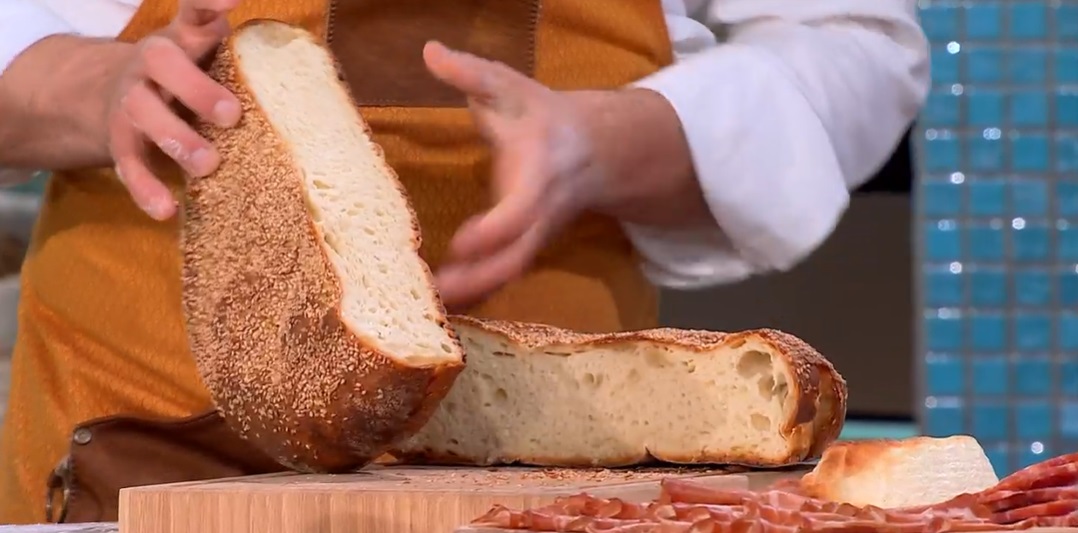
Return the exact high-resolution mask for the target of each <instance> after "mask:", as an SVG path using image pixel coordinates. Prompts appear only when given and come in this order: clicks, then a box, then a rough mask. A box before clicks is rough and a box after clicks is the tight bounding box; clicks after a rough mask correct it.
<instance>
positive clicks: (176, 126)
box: [107, 0, 240, 220]
mask: <svg viewBox="0 0 1078 533" xmlns="http://www.w3.org/2000/svg"><path fill="white" fill-rule="evenodd" d="M238 3H239V0H181V2H180V7H179V12H178V13H177V15H176V18H175V19H174V20H173V21H172V23H171V24H170V25H169V26H168V27H167V28H165V29H163V30H162V31H160V32H158V33H155V34H154V35H151V36H149V37H146V38H145V39H143V40H142V41H140V42H139V43H138V44H137V46H136V51H135V53H134V54H133V56H132V59H131V61H130V63H129V64H128V65H127V66H126V68H124V69H123V72H122V74H121V75H120V77H119V79H118V80H117V81H116V83H115V86H114V90H113V92H112V94H111V97H110V101H109V104H110V105H109V108H108V116H107V121H108V139H109V152H110V154H111V155H112V160H113V162H114V163H115V165H116V172H117V174H118V175H119V176H120V180H121V181H122V182H123V184H124V186H125V187H126V188H127V189H128V191H129V192H130V194H131V197H132V198H133V199H134V200H135V203H137V204H138V205H139V207H140V208H142V209H143V210H144V211H145V212H146V213H147V214H149V215H150V216H151V217H153V218H155V219H157V220H165V219H168V218H170V217H172V216H173V215H174V214H175V213H176V201H175V199H174V198H173V197H172V194H171V192H169V190H168V188H167V187H166V186H165V185H164V184H163V183H161V181H160V180H159V179H158V178H157V177H156V176H154V175H153V172H152V171H151V170H150V167H149V166H148V164H147V162H146V148H147V145H146V143H147V142H150V143H153V144H154V145H156V146H157V147H158V148H160V149H161V151H162V152H164V153H165V154H166V155H168V156H169V157H171V158H172V159H174V160H175V161H176V162H177V163H179V164H180V166H181V167H183V169H184V170H186V171H187V172H188V173H190V174H191V175H192V176H195V177H201V176H205V175H207V174H209V173H211V172H213V171H214V170H216V168H217V166H218V164H219V163H220V157H219V155H218V154H217V151H216V150H215V149H214V147H213V146H212V145H211V144H210V143H209V142H208V141H206V140H205V139H203V138H202V137H201V136H199V135H198V134H197V133H196V132H195V131H194V129H192V127H191V126H190V125H188V124H187V123H186V122H185V121H184V120H183V119H181V118H180V117H178V116H177V115H176V114H175V113H174V112H173V110H172V109H171V108H170V107H169V104H170V103H171V102H172V100H173V99H175V100H178V101H179V102H180V103H181V104H183V105H184V107H186V108H188V109H190V110H191V111H193V112H194V113H195V114H196V115H198V116H199V117H201V118H202V119H203V120H207V121H211V122H213V123H216V124H219V125H221V126H224V127H229V126H232V125H235V124H236V122H238V121H239V118H240V104H239V101H238V100H237V99H236V97H235V96H234V95H232V94H231V93H229V92H228V91H227V90H226V89H225V88H224V87H222V86H220V85H219V84H217V83H216V82H214V81H213V80H212V79H210V77H209V76H208V75H206V73H205V72H203V71H202V70H201V69H200V68H199V67H198V64H197V62H198V60H200V59H201V58H202V57H203V56H205V55H206V54H207V53H209V52H210V51H212V50H213V49H214V48H215V47H216V46H217V45H218V44H219V43H220V42H221V40H222V39H223V38H224V37H226V36H227V35H228V31H229V27H228V21H227V20H226V19H225V16H226V15H227V13H228V11H229V10H231V9H232V8H234V7H235V6H236V5H237V4H238Z"/></svg>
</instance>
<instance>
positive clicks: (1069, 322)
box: [0, 0, 1078, 475]
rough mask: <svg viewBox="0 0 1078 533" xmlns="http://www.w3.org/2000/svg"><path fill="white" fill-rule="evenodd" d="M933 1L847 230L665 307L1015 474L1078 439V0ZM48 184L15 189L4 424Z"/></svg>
mask: <svg viewBox="0 0 1078 533" xmlns="http://www.w3.org/2000/svg"><path fill="white" fill-rule="evenodd" d="M918 6H919V11H920V16H921V22H922V25H923V26H924V28H925V32H926V33H927V34H928V36H929V39H930V40H931V42H932V63H933V65H932V71H933V88H932V93H931V95H930V97H929V99H928V103H927V105H926V106H925V109H924V112H923V113H922V115H921V118H920V120H919V121H918V122H917V124H915V125H914V126H913V128H912V129H911V131H910V134H909V136H908V138H907V139H906V140H905V141H904V142H903V143H902V144H901V145H900V146H899V147H898V148H897V150H896V151H895V153H894V155H893V157H892V158H891V160H890V161H889V162H888V163H887V165H886V166H885V167H884V168H883V169H882V170H881V171H880V172H879V174H878V175H877V176H876V177H875V178H874V179H873V180H872V181H871V182H869V183H868V184H867V185H866V186H865V187H863V188H862V189H861V190H860V191H858V192H857V193H856V194H855V195H854V199H853V202H852V205H851V207H850V210H849V212H848V213H847V214H846V216H845V218H844V219H843V221H842V223H841V225H840V226H839V228H838V230H837V231H836V232H835V234H834V235H833V236H832V237H831V238H830V240H829V241H828V242H827V243H826V244H825V245H824V246H823V247H822V248H821V249H820V250H819V251H818V252H817V253H815V254H814V255H813V257H811V258H810V259H809V260H808V261H807V262H806V263H804V264H802V265H801V266H799V267H798V268H797V269H795V270H794V271H792V272H789V273H786V274H782V275H774V276H768V277H762V278H758V279H753V280H750V281H748V282H746V283H742V284H739V285H735V286H730V287H722V288H718V289H714V290H709V291H702V292H695V293H680V292H668V293H665V294H664V295H663V301H662V313H663V321H664V323H666V324H668V325H672V326H679V327H694V328H706V329H715V330H726V331H730V330H740V329H749V328H755V327H764V326H766V327H772V328H778V329H783V330H786V331H789V332H791V333H793V334H795V335H798V336H800V337H802V338H804V339H805V340H807V341H808V342H809V343H810V344H812V345H813V346H815V347H816V348H817V349H819V351H820V352H822V353H823V354H825V355H826V356H827V357H828V358H829V359H831V361H833V362H834V364H835V366H836V367H837V368H838V370H839V371H840V372H841V373H842V374H843V375H844V376H845V377H846V380H847V382H848V383H849V389H850V404H849V422H848V423H847V426H846V431H845V433H844V435H843V437H844V438H848V439H860V438H874V437H887V438H901V437H906V436H910V435H914V434H918V433H925V434H929V435H938V436H943V435H950V434H955V433H966V434H972V435H974V436H976V437H977V438H978V440H979V441H980V442H981V444H982V445H983V446H984V447H985V449H986V451H987V452H988V454H989V457H990V459H991V460H992V462H993V465H994V466H995V467H996V469H997V470H998V471H999V473H1000V474H1001V475H1003V474H1006V473H1009V472H1011V471H1014V470H1016V469H1017V468H1020V467H1022V466H1025V465H1028V464H1032V463H1035V462H1038V461H1041V460H1043V459H1044V458H1046V457H1047V456H1052V455H1058V454H1061V453H1066V452H1071V451H1076V450H1078V0H996V1H993V0H974V1H955V0H951V1H933V0H922V1H921V2H919V3H918ZM44 179H45V176H42V175H38V176H36V177H35V178H34V179H33V180H32V181H31V182H29V183H28V184H26V185H24V186H20V187H18V188H14V189H6V190H0V419H2V411H3V401H4V400H5V399H6V397H7V368H8V366H9V361H10V357H9V354H10V347H11V345H12V343H13V341H14V331H15V330H14V326H15V303H16V301H17V298H18V269H19V262H20V260H21V257H22V255H23V254H24V252H25V242H26V239H27V237H28V235H29V232H30V229H31V227H32V224H33V218H34V215H35V213H36V210H37V201H38V196H39V195H40V192H41V188H42V186H43V183H44Z"/></svg>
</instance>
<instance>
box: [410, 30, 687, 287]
mask: <svg viewBox="0 0 1078 533" xmlns="http://www.w3.org/2000/svg"><path fill="white" fill-rule="evenodd" d="M423 55H424V60H425V61H426V64H427V68H428V69H429V70H430V72H431V73H432V74H433V75H434V76H435V77H437V78H438V79H440V80H441V81H442V82H444V83H447V84H449V85H451V86H453V87H455V88H457V89H459V90H460V91H462V92H464V93H465V94H466V95H467V96H468V101H469V106H470V109H471V112H472V115H473V117H474V120H475V122H476V125H477V127H478V129H479V131H480V133H481V134H482V135H483V136H484V138H485V139H486V141H487V142H488V143H489V144H490V145H491V148H492V151H493V162H492V165H493V166H492V176H491V190H492V192H493V196H494V197H493V199H492V200H493V207H492V208H491V209H489V210H488V211H486V212H484V213H481V214H479V215H477V216H475V217H473V218H472V219H470V220H468V221H467V222H465V223H464V224H463V225H462V226H461V227H460V229H459V230H458V231H457V233H456V235H455V236H454V238H453V240H452V242H451V243H450V244H449V250H448V258H447V260H446V262H445V264H444V265H442V267H441V269H440V270H439V271H438V272H437V285H438V289H439V291H440V293H441V296H442V300H443V301H444V302H445V303H446V305H447V306H448V307H451V308H460V307H465V306H468V305H470V304H474V303H476V302H477V301H479V300H481V299H482V298H483V297H485V296H487V295H488V294H490V293H491V292H493V291H495V290H497V289H498V288H500V287H501V286H502V285H504V284H505V283H507V282H509V281H512V280H513V279H515V278H517V277H518V276H520V275H521V274H523V273H524V272H525V271H526V270H527V269H528V267H529V266H531V264H532V262H533V261H534V260H535V258H536V256H537V254H538V253H539V251H540V250H541V249H542V248H543V246H544V245H546V244H547V243H548V242H549V241H550V239H551V238H552V237H554V236H555V235H556V234H557V233H558V232H559V231H560V230H562V229H563V228H564V227H565V226H566V225H567V224H568V223H570V222H571V221H572V220H573V219H575V218H576V217H577V216H578V215H579V214H580V213H581V212H583V211H585V210H597V211H600V212H606V213H609V214H612V215H614V216H618V217H619V218H625V217H623V216H621V215H622V213H619V212H618V211H619V210H621V211H624V210H626V209H628V210H629V211H632V212H634V213H636V212H640V213H644V212H645V211H647V209H640V207H641V206H640V205H634V204H638V203H639V200H640V199H641V198H647V200H648V202H649V203H654V202H655V201H660V202H662V201H663V199H664V198H663V196H664V195H665V196H669V194H668V193H669V192H671V191H673V188H677V187H681V188H682V189H684V188H685V186H683V185H678V183H680V182H688V183H690V185H689V188H691V189H692V190H693V191H696V192H692V191H690V195H695V196H699V193H698V188H697V185H696V183H695V179H694V178H693V177H692V169H691V160H690V157H689V155H688V151H687V147H685V148H684V150H682V149H681V148H680V147H681V146H682V145H684V144H685V143H684V140H683V139H682V137H683V136H682V134H681V131H680V122H679V121H678V120H677V117H676V114H675V113H674V112H673V110H672V109H670V108H669V105H668V104H667V103H666V102H665V100H664V99H663V98H662V97H661V96H659V95H657V94H655V93H650V91H639V92H646V93H648V94H647V95H646V96H645V101H643V102H637V101H633V100H632V99H631V98H630V99H629V101H625V100H624V98H623V97H624V96H625V95H626V94H627V93H630V92H632V91H570V92H562V91H554V90H551V89H550V88H548V87H546V86H544V85H542V84H540V83H539V82H537V81H535V80H533V79H531V78H529V77H527V76H525V75H523V74H521V73H519V72H517V71H515V70H512V69H511V68H509V67H508V66H506V65H504V64H501V63H497V62H492V61H488V60H485V59H482V58H479V57H476V56H473V55H470V54H466V53H463V52H458V51H454V50H450V49H448V48H446V47H445V46H443V45H441V44H438V43H429V44H428V45H427V46H426V48H425V49H424V51H423ZM615 102H617V103H615ZM643 104H650V105H643ZM644 108H648V109H658V110H659V111H657V113H660V114H664V116H663V117H662V120H665V121H666V124H665V125H663V124H656V123H655V122H656V121H655V120H653V119H654V117H649V118H647V119H644V118H643V117H641V116H640V115H639V113H638V111H640V112H643V113H649V111H648V110H647V109H644ZM650 113H651V114H652V115H654V112H650ZM641 121H644V122H645V123H640V122H641ZM670 121H672V125H671V124H670ZM626 128H628V129H632V130H634V131H625V130H626ZM664 128H665V129H664ZM636 130H653V131H652V132H651V133H652V134H655V135H664V136H665V137H667V138H670V139H674V140H673V141H672V142H673V143H674V144H675V145H676V146H678V147H679V148H677V150H680V151H682V152H684V153H679V154H675V156H674V157H671V156H670V155H669V154H650V156H654V157H650V156H649V155H648V154H632V153H630V154H626V153H625V152H626V151H632V150H633V149H634V146H632V145H633V144H637V141H643V144H649V145H654V146H651V147H649V149H650V148H660V149H661V148H662V147H661V146H660V145H662V144H664V143H663V142H658V143H656V142H653V140H651V139H645V138H644V135H643V134H641V133H640V132H638V131H636ZM636 157H644V158H650V159H651V160H656V159H657V160H659V161H660V162H659V164H660V165H661V166H662V168H663V170H662V171H661V172H650V170H649V169H647V168H644V169H643V170H642V172H644V173H649V172H650V174H653V175H654V176H653V177H652V176H650V175H649V177H647V179H645V180H636V182H635V183H634V180H633V178H632V176H631V174H633V173H634V172H633V171H627V168H628V166H632V165H637V166H640V165H641V164H642V163H641V161H637V160H634V158H636ZM672 159H682V160H683V161H681V162H671V160H672ZM649 164H654V163H651V162H650V161H648V163H647V164H643V166H644V167H647V166H649ZM671 169H672V170H675V171H680V172H681V174H684V175H686V176H687V179H685V180H680V181H678V180H672V179H668V178H669V176H667V175H664V174H667V170H671ZM614 176H617V178H618V183H617V184H614V183H611V178H612V177H614ZM660 181H661V182H662V183H658V182H660ZM634 200H635V202H634ZM681 203H683V204H684V203H685V202H681ZM690 203H691V202H690ZM700 204H701V205H702V201H701V202H700ZM694 207H696V205H695V204H693V205H689V206H684V205H683V206H674V210H673V211H674V212H678V213H683V212H693V208H694ZM703 211H704V212H706V207H705V208H704V209H703ZM676 216H678V217H680V216H681V215H680V214H678V215H676ZM645 217H647V215H645ZM660 218H661V217H660Z"/></svg>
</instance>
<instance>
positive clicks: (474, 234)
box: [449, 150, 546, 261]
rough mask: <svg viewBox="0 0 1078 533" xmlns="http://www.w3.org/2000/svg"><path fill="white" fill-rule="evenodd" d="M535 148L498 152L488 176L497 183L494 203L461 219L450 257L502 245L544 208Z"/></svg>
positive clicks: (466, 256) (464, 256)
mask: <svg viewBox="0 0 1078 533" xmlns="http://www.w3.org/2000/svg"><path fill="white" fill-rule="evenodd" d="M540 156H541V152H540V151H539V150H509V151H507V152H505V153H500V154H498V157H497V159H496V160H495V162H494V169H493V175H494V179H493V180H492V181H493V182H494V183H495V184H501V185H500V188H501V189H503V190H502V191H498V192H497V196H496V200H497V203H496V204H495V205H494V207H493V208H492V209H491V210H490V211H487V212H486V213H484V214H483V215H481V216H478V217H475V218H473V219H471V220H469V221H468V222H467V223H465V224H464V225H463V226H462V227H461V228H460V230H458V231H457V234H456V235H455V236H454V237H453V240H452V241H451V242H450V244H449V255H450V257H451V258H452V259H454V260H459V261H471V260H474V259H475V258H477V257H482V256H484V255H489V254H491V253H493V252H494V251H495V250H498V249H500V248H504V247H505V246H507V245H509V244H510V243H511V242H513V241H514V240H516V239H518V238H519V237H520V235H521V234H523V233H524V232H525V231H527V229H528V228H529V227H530V226H531V225H532V222H533V221H534V220H535V218H536V217H537V216H538V214H539V213H540V212H542V211H543V210H544V201H543V200H544V194H545V191H546V187H544V184H545V183H546V180H544V179H543V178H544V176H542V175H540V173H541V170H540V169H541V168H543V166H542V161H540Z"/></svg>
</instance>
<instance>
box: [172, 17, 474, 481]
mask: <svg viewBox="0 0 1078 533" xmlns="http://www.w3.org/2000/svg"><path fill="white" fill-rule="evenodd" d="M211 72H212V76H213V77H214V79H216V80H217V81H219V82H221V83H222V84H223V85H224V86H225V87H226V88H228V89H229V90H231V91H232V92H234V93H235V94H236V95H237V96H238V97H239V99H240V101H241V102H242V105H243V110H244V115H243V119H242V122H241V123H240V124H239V126H238V127H236V128H231V129H222V128H217V127H214V126H212V125H208V124H203V125H202V126H201V133H202V134H203V135H205V136H206V137H207V138H208V139H209V140H211V141H212V142H213V143H214V144H215V145H216V146H217V147H218V149H219V150H220V151H221V154H222V164H221V167H220V169H218V171H217V172H216V173H214V174H213V175H211V176H209V177H206V178H203V179H195V180H191V181H190V183H189V185H188V188H187V199H186V203H185V210H184V221H183V244H182V248H183V306H184V311H185V313H186V319H187V329H188V334H189V338H190V343H191V350H192V353H193V355H194V357H195V359H196V360H197V362H198V368H199V370H200V372H201V374H202V377H203V379H204V381H205V384H206V386H207V387H208V388H209V390H210V392H211V393H212V396H213V399H214V401H215V402H216V404H217V406H218V408H219V409H220V410H221V412H222V414H223V415H224V417H225V418H226V419H227V420H228V421H229V423H230V424H231V425H232V426H233V427H234V429H235V430H236V431H238V432H239V433H240V434H241V435H242V436H243V437H245V438H247V439H249V440H250V441H252V442H253V443H254V444H255V445H257V446H258V447H260V448H261V449H262V450H264V451H265V452H267V453H269V454H270V455H271V456H272V457H274V458H276V459H277V460H278V461H280V462H281V463H282V464H284V465H286V466H288V467H291V468H293V469H297V470H301V471H342V470H348V469H352V468H355V467H358V466H361V465H363V464H365V463H367V462H369V461H370V460H372V459H374V458H375V457H376V456H378V455H380V454H381V453H383V452H385V451H386V450H387V449H389V448H390V446H391V445H393V444H394V443H396V442H398V441H399V440H400V439H401V438H403V437H405V436H407V435H409V434H410V433H411V432H413V431H415V430H417V429H419V428H420V427H421V426H422V425H423V423H424V422H426V420H427V418H428V417H429V416H430V414H431V413H432V412H433V409H434V407H435V406H436V405H437V403H438V402H439V400H441V399H442V397H443V396H444V395H445V394H446V392H447V391H448V390H449V387H450V385H451V384H452V382H453V380H454V378H455V377H456V375H457V374H458V373H459V371H460V370H461V368H463V357H464V356H463V350H462V348H461V345H460V343H459V341H458V340H457V338H456V336H455V334H454V332H453V330H452V328H450V327H449V325H448V323H447V320H446V318H445V310H444V308H443V307H442V304H441V301H440V300H439V298H438V296H437V293H436V291H435V289H434V288H433V285H432V277H431V273H430V270H429V269H428V267H427V265H426V264H425V263H424V262H423V261H422V260H421V259H420V257H419V252H418V250H419V244H420V234H419V228H418V224H417V221H416V218H415V214H414V213H413V211H412V209H411V207H410V205H409V202H408V200H407V197H406V195H405V192H404V190H403V188H402V186H401V184H400V182H399V181H398V179H397V177H396V174H394V172H393V170H391V169H390V168H389V167H388V166H387V165H386V163H385V161H384V160H383V157H382V152H381V150H380V148H379V147H378V146H377V145H376V144H375V143H374V142H373V141H372V140H371V137H370V134H369V133H370V132H369V130H368V129H367V127H366V125H365V123H364V121H363V119H362V118H361V117H360V115H359V113H358V112H357V110H356V108H355V106H354V105H353V103H352V99H351V98H350V95H349V92H348V89H347V88H346V87H345V86H344V85H343V84H342V83H341V82H340V81H339V79H338V76H337V70H336V68H335V66H334V60H333V57H332V56H331V54H330V52H329V51H328V50H327V49H325V48H324V47H323V46H321V45H320V44H318V42H317V41H316V39H315V38H314V37H313V36H312V35H310V34H309V33H307V32H305V31H303V30H301V29H298V28H295V27H291V26H289V25H286V24H283V23H280V22H273V21H254V22H250V23H247V24H245V25H243V26H241V27H239V28H238V29H237V30H236V31H235V32H234V34H233V35H232V36H231V37H230V38H229V39H228V40H227V41H226V42H225V43H224V45H223V46H221V48H220V51H219V52H218V54H217V56H216V59H215V61H214V63H213V66H212V69H211Z"/></svg>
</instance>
